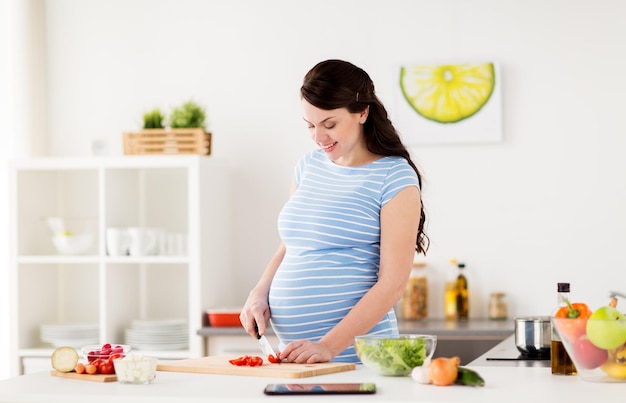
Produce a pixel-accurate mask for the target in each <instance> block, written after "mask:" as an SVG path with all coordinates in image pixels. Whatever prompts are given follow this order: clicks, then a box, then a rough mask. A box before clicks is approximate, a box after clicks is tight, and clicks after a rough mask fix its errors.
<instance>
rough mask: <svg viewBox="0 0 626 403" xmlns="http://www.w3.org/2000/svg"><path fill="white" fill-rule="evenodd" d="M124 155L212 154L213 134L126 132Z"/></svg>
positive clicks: (161, 130) (178, 131) (191, 130)
mask: <svg viewBox="0 0 626 403" xmlns="http://www.w3.org/2000/svg"><path fill="white" fill-rule="evenodd" d="M124 154H126V155H147V154H201V155H210V154H211V133H209V132H206V131H205V130H204V129H144V130H140V131H136V132H124Z"/></svg>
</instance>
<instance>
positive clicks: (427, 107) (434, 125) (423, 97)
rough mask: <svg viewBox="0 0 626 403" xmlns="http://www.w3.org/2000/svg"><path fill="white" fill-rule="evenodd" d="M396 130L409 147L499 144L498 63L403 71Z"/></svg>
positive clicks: (399, 78)
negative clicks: (479, 143)
mask: <svg viewBox="0 0 626 403" xmlns="http://www.w3.org/2000/svg"><path fill="white" fill-rule="evenodd" d="M396 74H397V76H396V77H397V83H398V86H397V91H396V95H395V98H396V99H395V101H396V102H395V107H394V110H393V111H392V115H393V120H394V124H395V125H396V128H397V129H398V131H399V132H400V135H401V136H402V138H403V140H404V141H405V143H407V144H444V143H477V142H498V141H501V140H502V105H501V104H502V100H501V95H500V75H499V68H498V65H497V63H494V62H485V63H463V64H440V65H404V66H399V68H398V69H397V70H396Z"/></svg>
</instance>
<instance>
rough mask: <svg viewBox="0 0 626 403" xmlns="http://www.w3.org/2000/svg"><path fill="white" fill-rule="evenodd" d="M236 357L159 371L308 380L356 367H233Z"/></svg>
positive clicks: (162, 364) (166, 365)
mask: <svg viewBox="0 0 626 403" xmlns="http://www.w3.org/2000/svg"><path fill="white" fill-rule="evenodd" d="M233 358H236V357H219V356H210V357H203V358H192V359H187V360H176V361H159V363H158V364H157V371H170V372H193V373H200V374H222V375H244V376H265V377H277V378H306V377H310V376H317V375H324V374H331V373H334V372H343V371H351V370H354V369H355V368H356V365H354V364H351V363H345V362H324V363H317V364H292V363H281V364H271V363H269V362H267V361H266V360H264V362H263V365H261V366H259V367H247V366H241V367H238V366H236V365H232V364H231V363H229V362H228V360H232V359H233Z"/></svg>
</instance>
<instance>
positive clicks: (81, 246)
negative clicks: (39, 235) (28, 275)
mask: <svg viewBox="0 0 626 403" xmlns="http://www.w3.org/2000/svg"><path fill="white" fill-rule="evenodd" d="M52 243H53V244H54V247H55V249H56V250H57V252H58V253H59V254H61V255H81V254H84V253H86V252H88V251H89V249H90V248H91V246H92V244H93V235H92V234H77V235H73V234H72V235H55V236H53V237H52Z"/></svg>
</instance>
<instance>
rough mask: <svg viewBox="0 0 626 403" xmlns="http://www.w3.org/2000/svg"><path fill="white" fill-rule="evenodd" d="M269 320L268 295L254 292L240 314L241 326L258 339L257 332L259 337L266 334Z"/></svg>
mask: <svg viewBox="0 0 626 403" xmlns="http://www.w3.org/2000/svg"><path fill="white" fill-rule="evenodd" d="M269 320H270V306H269V304H268V302H267V295H266V294H264V293H257V292H255V290H252V292H250V295H249V296H248V299H247V300H246V303H245V304H244V306H243V309H242V310H241V313H240V314H239V321H240V322H241V326H243V328H244V329H245V331H246V333H248V334H249V335H251V336H253V337H255V338H256V337H257V330H258V334H259V335H264V334H265V330H266V329H267V323H268V321H269ZM255 325H256V326H255ZM257 327H258V329H257Z"/></svg>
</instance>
